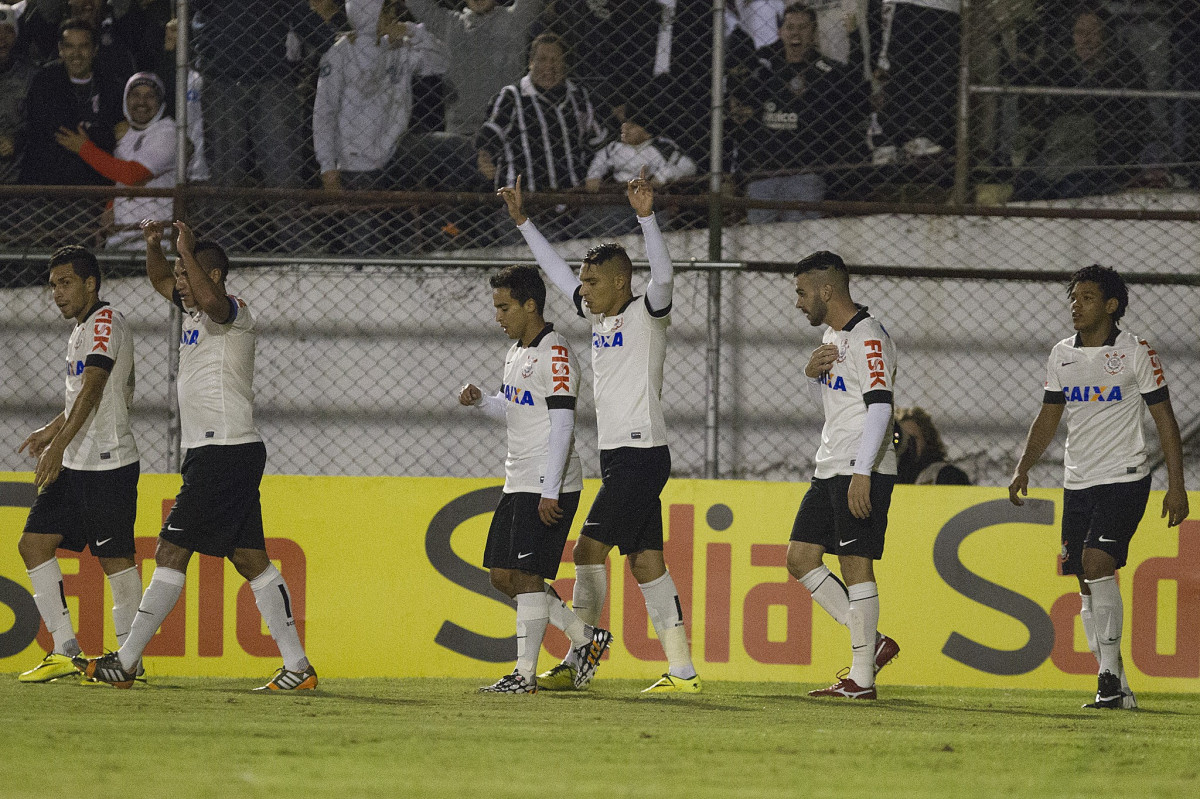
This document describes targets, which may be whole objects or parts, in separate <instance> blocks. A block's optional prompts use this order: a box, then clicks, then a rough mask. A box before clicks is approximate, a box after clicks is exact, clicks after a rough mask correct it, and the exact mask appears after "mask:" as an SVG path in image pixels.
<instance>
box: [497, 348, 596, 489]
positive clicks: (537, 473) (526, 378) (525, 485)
mask: <svg viewBox="0 0 1200 799" xmlns="http://www.w3.org/2000/svg"><path fill="white" fill-rule="evenodd" d="M501 393H502V396H503V397H504V400H505V403H504V415H505V418H506V419H507V421H508V457H507V458H505V460H504V492H505V493H506V494H512V493H516V492H524V493H530V494H540V493H542V487H543V484H544V482H545V478H546V459H547V457H548V456H549V453H550V447H549V441H550V410H551V409H552V408H572V409H573V408H574V407H575V399H576V398H577V397H578V396H579V367H578V366H577V364H576V362H575V356H574V355H573V354H572V353H571V349H570V347H569V346H568V345H567V340H566V339H565V338H563V336H562V335H561V334H560V333H558V332H556V331H555V330H554V329H553V327H552V326H551V325H547V326H546V329H545V330H543V331H542V333H541V334H540V335H539V336H538V337H537V338H535V339H534V340H533V341H532V342H530V344H529V346H528V347H522V346H521V342H519V341H518V342H516V343H515V344H513V345H512V348H511V349H509V351H508V355H507V356H506V357H505V359H504V388H503V391H502V392H501ZM559 490H560V491H561V492H562V493H569V492H572V491H582V490H583V467H582V466H581V465H580V463H579V454H578V453H577V452H575V445H574V443H572V445H571V450H570V453H569V454H568V455H567V468H566V471H565V473H564V474H563V479H562V487H561V488H560V489H559Z"/></svg>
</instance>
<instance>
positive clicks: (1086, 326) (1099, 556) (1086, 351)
mask: <svg viewBox="0 0 1200 799" xmlns="http://www.w3.org/2000/svg"><path fill="white" fill-rule="evenodd" d="M1067 296H1068V297H1069V298H1070V300H1071V323H1072V325H1073V327H1074V328H1075V335H1073V336H1070V337H1068V338H1065V339H1063V340H1062V341H1060V342H1058V344H1056V345H1055V346H1054V348H1053V349H1052V350H1051V351H1050V361H1049V364H1048V365H1047V369H1046V382H1045V385H1044V391H1043V395H1042V409H1041V411H1039V412H1038V415H1037V418H1036V419H1034V421H1033V424H1032V425H1031V426H1030V428H1029V436H1028V438H1027V439H1026V441H1025V449H1024V451H1022V453H1021V458H1020V460H1019V461H1018V462H1017V466H1016V469H1015V470H1014V471H1013V478H1012V482H1011V483H1009V486H1008V497H1009V499H1010V500H1011V501H1012V502H1013V504H1014V505H1023V504H1025V503H1024V501H1023V500H1022V499H1021V496H1020V495H1028V493H1029V470H1030V469H1031V468H1033V465H1034V464H1036V463H1037V462H1038V459H1039V458H1040V457H1041V456H1042V453H1043V452H1045V451H1046V447H1048V446H1050V442H1051V441H1053V440H1054V435H1055V433H1056V432H1057V430H1058V424H1059V421H1060V420H1061V419H1062V417H1063V414H1064V413H1065V414H1066V417H1067V444H1066V448H1065V451H1064V455H1063V466H1064V470H1063V471H1064V476H1063V515H1062V538H1063V544H1062V546H1063V549H1062V551H1063V560H1062V573H1063V574H1073V575H1075V576H1076V577H1077V578H1078V579H1079V595H1080V611H1079V617H1080V619H1081V620H1082V622H1083V629H1084V633H1085V634H1086V635H1087V641H1088V648H1089V649H1091V651H1092V654H1094V655H1095V656H1096V660H1097V661H1098V665H1099V674H1098V676H1097V680H1096V682H1097V687H1096V699H1095V701H1094V702H1091V703H1088V704H1086V705H1084V707H1087V708H1108V709H1130V708H1136V707H1137V699H1136V698H1135V696H1134V694H1133V691H1132V690H1130V688H1129V680H1128V679H1127V678H1126V676H1125V667H1124V664H1123V663H1122V660H1121V631H1122V628H1123V627H1124V623H1125V622H1124V615H1125V607H1124V604H1123V602H1122V600H1121V590H1120V588H1119V587H1118V586H1117V582H1116V570H1117V569H1119V568H1121V567H1122V566H1124V565H1125V563H1126V559H1127V557H1128V554H1129V542H1130V540H1131V539H1132V538H1133V535H1134V533H1135V532H1137V528H1138V525H1139V524H1140V523H1141V520H1142V516H1143V515H1144V514H1145V512H1146V503H1147V501H1148V500H1149V498H1150V465H1149V459H1148V457H1147V453H1146V441H1145V438H1144V436H1143V432H1142V416H1143V414H1142V405H1143V404H1145V406H1146V407H1147V408H1149V409H1150V417H1151V418H1152V419H1154V425H1155V427H1156V428H1157V430H1158V440H1159V445H1160V446H1161V447H1162V453H1163V459H1164V460H1165V461H1166V464H1167V493H1166V495H1165V496H1164V497H1163V504H1162V516H1163V517H1165V518H1166V519H1167V526H1168V527H1175V526H1176V525H1178V524H1180V523H1181V522H1182V521H1183V520H1184V519H1186V518H1187V516H1188V496H1187V489H1186V488H1185V487H1184V480H1183V443H1182V441H1181V439H1180V435H1179V424H1178V423H1177V422H1176V421H1175V412H1174V411H1173V410H1172V408H1171V397H1170V392H1169V390H1168V388H1167V377H1166V374H1165V372H1164V371H1163V366H1162V361H1161V360H1160V359H1159V356H1158V353H1157V352H1155V351H1154V349H1153V348H1152V347H1151V346H1150V345H1149V344H1148V343H1147V342H1146V340H1145V339H1142V338H1139V337H1138V336H1135V335H1133V334H1132V333H1128V332H1126V331H1123V330H1121V329H1120V328H1119V327H1117V320H1118V319H1120V318H1121V316H1123V315H1124V313H1125V308H1126V307H1127V306H1128V304H1129V291H1128V289H1127V288H1126V286H1125V281H1124V280H1122V279H1121V276H1120V275H1119V274H1117V272H1116V270H1114V269H1111V268H1109V267H1105V266H1100V265H1097V264H1093V265H1092V266H1088V267H1085V268H1083V269H1080V270H1079V271H1077V272H1076V273H1075V274H1074V275H1073V276H1072V277H1071V282H1070V283H1069V284H1068V287H1067ZM1139 400H1140V401H1139Z"/></svg>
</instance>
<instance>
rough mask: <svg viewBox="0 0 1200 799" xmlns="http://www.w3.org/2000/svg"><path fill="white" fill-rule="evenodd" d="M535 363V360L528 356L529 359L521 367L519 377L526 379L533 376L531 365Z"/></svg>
mask: <svg viewBox="0 0 1200 799" xmlns="http://www.w3.org/2000/svg"><path fill="white" fill-rule="evenodd" d="M535 363H537V358H534V357H533V356H532V355H531V356H529V359H528V360H527V361H525V365H524V366H522V367H521V377H526V378H527V377H529V376H530V375H531V374H533V365H534V364H535Z"/></svg>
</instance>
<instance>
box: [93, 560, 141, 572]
mask: <svg viewBox="0 0 1200 799" xmlns="http://www.w3.org/2000/svg"><path fill="white" fill-rule="evenodd" d="M98 560H99V561H100V568H101V569H103V570H104V573H105V574H107V575H113V574H119V573H121V572H123V571H125V570H126V569H132V568H133V567H134V566H136V565H137V564H136V563H134V560H133V558H98Z"/></svg>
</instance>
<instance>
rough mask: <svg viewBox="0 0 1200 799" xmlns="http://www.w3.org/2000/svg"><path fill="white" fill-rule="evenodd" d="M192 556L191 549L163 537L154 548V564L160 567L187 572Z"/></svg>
mask: <svg viewBox="0 0 1200 799" xmlns="http://www.w3.org/2000/svg"><path fill="white" fill-rule="evenodd" d="M191 558H192V551H191V550H190V549H184V548H183V547H181V546H179V545H178V544H172V543H171V542H170V541H166V540H164V539H162V538H160V539H158V546H157V547H155V548H154V565H155V566H156V567H158V568H166V569H174V570H175V571H179V572H186V571H187V565H188V561H189V560H191Z"/></svg>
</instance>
